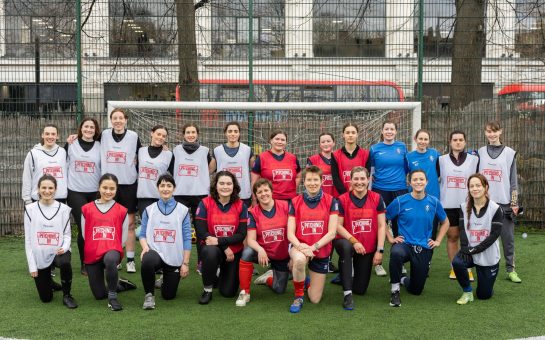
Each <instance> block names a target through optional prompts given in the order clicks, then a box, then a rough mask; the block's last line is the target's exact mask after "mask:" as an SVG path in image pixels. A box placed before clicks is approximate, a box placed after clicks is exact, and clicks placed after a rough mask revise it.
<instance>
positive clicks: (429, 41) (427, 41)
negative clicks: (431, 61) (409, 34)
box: [414, 0, 456, 58]
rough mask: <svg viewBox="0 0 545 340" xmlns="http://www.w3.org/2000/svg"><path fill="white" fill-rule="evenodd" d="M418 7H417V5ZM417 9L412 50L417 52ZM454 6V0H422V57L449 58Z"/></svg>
mask: <svg viewBox="0 0 545 340" xmlns="http://www.w3.org/2000/svg"><path fill="white" fill-rule="evenodd" d="M417 9H418V7H417ZM418 17H419V12H418V10H417V11H416V12H415V20H414V52H415V53H416V52H418ZM455 18H456V7H455V5H454V0H432V1H430V2H427V1H426V2H424V41H423V42H424V57H426V58H451V57H452V42H453V41H452V39H453V37H454V22H455Z"/></svg>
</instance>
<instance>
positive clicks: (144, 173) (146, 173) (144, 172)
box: [139, 166, 159, 181]
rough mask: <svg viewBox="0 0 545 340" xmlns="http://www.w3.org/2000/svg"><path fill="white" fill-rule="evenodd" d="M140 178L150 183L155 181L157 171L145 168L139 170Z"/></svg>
mask: <svg viewBox="0 0 545 340" xmlns="http://www.w3.org/2000/svg"><path fill="white" fill-rule="evenodd" d="M139 174H140V175H139V176H140V178H143V179H148V180H150V181H156V180H157V177H158V176H157V175H158V174H159V170H157V169H153V168H146V167H145V166H143V167H141V168H140V171H139Z"/></svg>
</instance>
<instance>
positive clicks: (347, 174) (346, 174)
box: [343, 170, 350, 183]
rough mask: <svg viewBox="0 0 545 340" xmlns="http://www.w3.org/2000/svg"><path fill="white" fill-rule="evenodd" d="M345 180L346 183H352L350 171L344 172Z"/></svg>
mask: <svg viewBox="0 0 545 340" xmlns="http://www.w3.org/2000/svg"><path fill="white" fill-rule="evenodd" d="M343 180H344V183H348V182H350V170H344V171H343Z"/></svg>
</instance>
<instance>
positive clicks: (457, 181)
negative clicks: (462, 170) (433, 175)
mask: <svg viewBox="0 0 545 340" xmlns="http://www.w3.org/2000/svg"><path fill="white" fill-rule="evenodd" d="M447 188H451V189H466V179H465V178H464V177H456V176H447Z"/></svg>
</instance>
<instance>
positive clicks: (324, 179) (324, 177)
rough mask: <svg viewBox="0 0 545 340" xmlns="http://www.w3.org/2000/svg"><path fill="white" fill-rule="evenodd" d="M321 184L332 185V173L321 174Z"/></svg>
mask: <svg viewBox="0 0 545 340" xmlns="http://www.w3.org/2000/svg"><path fill="white" fill-rule="evenodd" d="M322 186H324V187H332V186H333V175H322Z"/></svg>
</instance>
